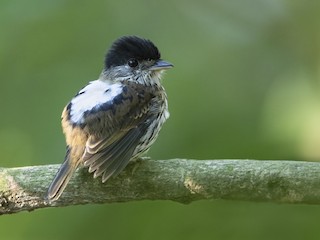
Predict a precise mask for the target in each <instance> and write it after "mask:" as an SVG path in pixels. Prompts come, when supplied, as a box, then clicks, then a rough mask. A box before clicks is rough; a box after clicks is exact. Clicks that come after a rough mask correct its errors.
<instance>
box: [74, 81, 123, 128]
mask: <svg viewBox="0 0 320 240" xmlns="http://www.w3.org/2000/svg"><path fill="white" fill-rule="evenodd" d="M121 91H122V87H121V85H120V84H118V83H116V84H110V83H106V82H103V81H100V80H96V81H92V82H90V83H89V84H88V85H87V86H86V87H84V88H83V89H81V90H80V91H79V93H78V95H77V96H75V97H74V98H73V99H72V100H71V104H72V105H71V109H70V120H71V121H72V122H74V123H79V124H81V123H83V114H84V113H85V112H86V111H89V110H91V109H93V108H95V107H99V106H100V105H101V104H104V103H106V102H110V101H112V100H113V98H114V97H116V96H117V95H118V94H120V93H121Z"/></svg>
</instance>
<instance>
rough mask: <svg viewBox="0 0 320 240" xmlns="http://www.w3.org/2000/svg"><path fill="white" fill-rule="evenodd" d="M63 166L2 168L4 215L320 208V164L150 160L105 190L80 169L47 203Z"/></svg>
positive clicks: (0, 197)
mask: <svg viewBox="0 0 320 240" xmlns="http://www.w3.org/2000/svg"><path fill="white" fill-rule="evenodd" d="M58 167H59V165H45V166H33V167H21V168H0V214H8V213H15V212H20V211H23V210H28V211H31V210H34V209H38V208H44V207H60V206H68V205H77V204H87V203H113V202H128V201H137V200H172V201H177V202H180V203H190V202H192V201H196V200H201V199H229V200H244V201H261V202H280V203H306V204H320V164H319V163H315V162H295V161H256V160H183V159H173V160H144V161H137V162H134V163H130V164H129V166H128V167H127V168H126V169H125V170H124V171H123V172H122V173H121V174H120V175H119V176H118V177H116V178H113V179H111V180H109V181H108V182H107V183H104V184H102V183H101V179H99V178H98V179H93V178H92V174H89V173H87V169H79V170H78V171H77V172H76V173H75V176H74V177H73V178H72V179H71V181H70V183H69V185H68V186H67V188H66V190H65V192H64V193H63V194H62V196H61V198H60V199H59V200H58V201H56V202H53V203H48V202H46V201H45V200H44V196H45V193H46V191H47V188H48V186H49V184H50V182H51V180H52V179H53V176H54V175H55V173H56V172H57V170H58Z"/></svg>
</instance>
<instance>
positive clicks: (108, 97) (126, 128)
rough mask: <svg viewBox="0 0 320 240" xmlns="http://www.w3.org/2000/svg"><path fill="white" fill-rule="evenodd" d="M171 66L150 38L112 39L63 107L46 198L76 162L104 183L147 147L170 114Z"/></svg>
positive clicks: (57, 192)
mask: <svg viewBox="0 0 320 240" xmlns="http://www.w3.org/2000/svg"><path fill="white" fill-rule="evenodd" d="M172 67H173V64H171V63H170V62H167V61H165V60H163V59H162V58H161V55H160V52H159V50H158V48H157V47H156V46H155V45H154V43H153V42H151V41H150V40H149V39H145V38H141V37H137V36H122V37H120V38H118V39H117V40H115V41H114V42H113V43H112V44H111V47H110V49H109V51H108V52H107V54H106V55H105V59H104V68H103V70H102V73H101V74H100V76H99V78H98V79H97V80H94V81H91V82H89V83H88V84H87V85H86V86H85V87H84V88H82V89H81V90H80V91H79V92H78V93H77V94H76V95H75V96H74V97H73V98H72V100H71V101H70V102H69V103H68V104H67V105H66V107H65V108H64V109H63V112H62V116H61V124H62V129H63V133H64V135H65V138H66V145H67V147H66V155H65V159H64V161H63V163H62V164H61V166H60V168H59V170H58V172H57V173H56V175H55V177H54V179H53V181H52V183H51V185H50V186H49V188H48V191H47V194H46V197H45V198H46V200H48V201H49V202H53V201H56V200H58V199H59V198H60V196H61V194H62V193H63V191H64V190H65V188H66V186H67V184H68V183H69V181H70V179H71V177H72V175H73V174H74V172H75V171H76V169H77V168H79V167H86V168H88V171H89V172H90V173H93V177H94V178H97V177H100V176H101V179H102V182H103V183H104V182H106V181H107V180H108V179H109V178H110V177H115V176H117V175H118V174H119V173H120V172H121V171H122V170H123V169H124V168H125V167H126V166H127V164H128V163H129V161H132V160H136V159H138V158H140V157H141V156H142V155H143V154H145V153H146V152H147V151H148V150H149V148H150V147H151V145H152V144H153V143H154V142H155V140H156V138H157V137H158V134H159V131H160V129H161V127H162V126H163V124H164V122H165V121H166V120H167V119H168V118H169V111H168V100H167V94H166V91H165V89H164V87H163V86H162V76H163V72H164V71H165V70H167V69H170V68H172Z"/></svg>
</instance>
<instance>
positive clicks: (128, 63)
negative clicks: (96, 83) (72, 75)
mask: <svg viewBox="0 0 320 240" xmlns="http://www.w3.org/2000/svg"><path fill="white" fill-rule="evenodd" d="M171 67H173V65H172V64H171V63H169V62H166V61H164V60H162V59H161V56H160V52H159V50H158V48H157V47H156V46H155V45H154V44H153V43H152V42H151V41H150V40H147V39H143V38H139V37H136V36H124V37H121V38H119V39H118V40H116V41H115V42H114V43H113V44H112V46H111V48H110V50H109V51H108V53H107V55H106V58H105V68H104V70H103V73H102V75H101V77H102V78H103V79H106V80H111V81H123V80H129V81H137V82H139V83H142V84H145V83H147V84H148V81H149V82H150V81H159V80H160V76H161V73H162V71H163V70H165V69H168V68H171ZM149 84H150V83H149Z"/></svg>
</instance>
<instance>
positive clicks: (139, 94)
mask: <svg viewBox="0 0 320 240" xmlns="http://www.w3.org/2000/svg"><path fill="white" fill-rule="evenodd" d="M153 100H154V99H153V95H152V94H150V93H148V92H146V91H139V89H134V87H133V86H131V87H129V86H126V89H125V91H122V92H121V93H119V94H118V95H117V96H115V97H114V98H113V100H112V102H110V101H109V102H106V103H104V104H101V105H100V107H99V108H96V109H95V110H94V111H92V112H90V113H88V114H86V117H84V125H83V126H82V127H84V130H86V131H87V132H88V135H89V137H88V140H87V142H86V148H85V152H84V154H83V157H82V159H83V162H84V166H86V167H89V172H94V177H98V176H101V175H102V181H103V182H105V181H107V180H108V179H109V178H110V177H111V176H112V175H117V174H118V173H120V172H121V170H123V169H124V168H125V166H126V165H127V164H128V162H129V160H130V159H131V157H132V155H133V153H134V150H135V148H136V147H137V145H138V144H139V141H140V139H141V137H142V136H143V135H144V134H145V132H146V130H147V128H148V126H149V125H150V122H152V118H153V117H152V115H151V116H150V113H149V106H150V104H151V102H152V101H153Z"/></svg>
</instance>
